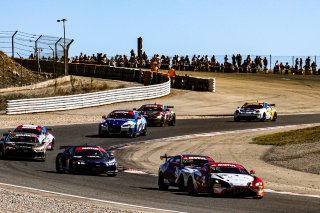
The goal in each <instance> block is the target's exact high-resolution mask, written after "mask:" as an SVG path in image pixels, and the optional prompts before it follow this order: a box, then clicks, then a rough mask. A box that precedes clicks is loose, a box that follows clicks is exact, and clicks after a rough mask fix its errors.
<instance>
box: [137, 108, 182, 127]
mask: <svg viewBox="0 0 320 213" xmlns="http://www.w3.org/2000/svg"><path fill="white" fill-rule="evenodd" d="M172 108H173V106H165V105H162V104H145V105H142V106H141V107H140V108H139V109H138V111H140V112H141V114H142V115H143V116H145V117H146V119H147V122H148V126H152V125H159V126H164V125H166V124H168V125H169V126H174V125H175V123H176V114H175V112H173V111H172V110H171V109H172Z"/></svg>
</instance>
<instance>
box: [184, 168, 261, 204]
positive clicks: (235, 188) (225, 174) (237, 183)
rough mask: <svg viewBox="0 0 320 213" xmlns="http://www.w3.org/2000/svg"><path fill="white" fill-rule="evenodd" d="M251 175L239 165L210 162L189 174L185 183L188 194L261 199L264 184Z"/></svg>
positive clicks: (252, 172) (251, 173)
mask: <svg viewBox="0 0 320 213" xmlns="http://www.w3.org/2000/svg"><path fill="white" fill-rule="evenodd" d="M253 174H254V171H253V170H251V171H250V173H249V172H248V171H247V170H246V169H245V168H244V167H243V166H241V165H239V164H235V163H224V162H210V163H207V164H205V165H204V166H203V167H202V168H201V169H199V170H196V171H195V172H193V173H190V175H189V177H188V183H187V188H188V193H189V194H190V195H195V194H197V193H209V194H210V195H213V196H222V195H233V196H243V197H254V198H262V197H263V196H264V183H263V181H262V180H261V179H260V178H259V177H257V176H254V175H253Z"/></svg>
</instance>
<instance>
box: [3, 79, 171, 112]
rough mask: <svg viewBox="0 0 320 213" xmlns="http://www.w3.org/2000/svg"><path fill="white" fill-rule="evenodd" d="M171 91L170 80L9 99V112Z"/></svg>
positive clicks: (72, 106) (65, 107) (75, 106)
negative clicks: (119, 87) (82, 91)
mask: <svg viewBox="0 0 320 213" xmlns="http://www.w3.org/2000/svg"><path fill="white" fill-rule="evenodd" d="M169 93H170V81H167V82H165V83H161V84H155V85H150V86H139V87H130V88H124V89H115V90H108V91H103V92H94V93H86V94H80V95H68V96H57V97H49V98H35V99H20V100H8V101H7V109H6V113H7V114H11V115H12V114H24V113H37V112H49V111H60V110H70V109H79V108H85V107H93V106H100V105H105V104H112V103H117V102H125V101H138V100H146V99H152V98H158V97H162V96H165V95H168V94H169Z"/></svg>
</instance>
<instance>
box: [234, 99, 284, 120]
mask: <svg viewBox="0 0 320 213" xmlns="http://www.w3.org/2000/svg"><path fill="white" fill-rule="evenodd" d="M274 107H275V104H269V103H267V102H258V101H257V102H250V103H245V104H244V105H243V106H242V107H238V108H237V109H236V111H235V112H234V121H240V120H246V121H251V120H259V121H266V120H270V121H276V120H277V118H278V115H277V112H276V109H275V108H274Z"/></svg>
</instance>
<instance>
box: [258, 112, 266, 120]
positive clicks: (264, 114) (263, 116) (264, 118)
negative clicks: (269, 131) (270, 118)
mask: <svg viewBox="0 0 320 213" xmlns="http://www.w3.org/2000/svg"><path fill="white" fill-rule="evenodd" d="M266 119H267V116H266V113H265V112H264V113H263V115H262V118H261V120H260V121H261V122H265V121H266Z"/></svg>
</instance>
